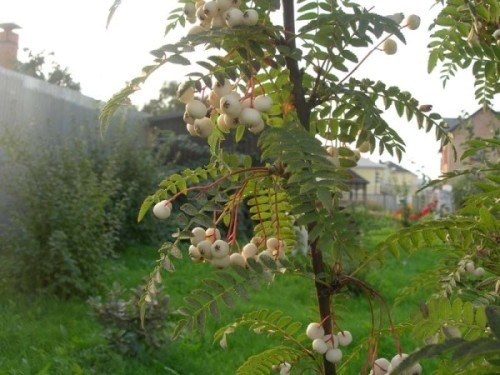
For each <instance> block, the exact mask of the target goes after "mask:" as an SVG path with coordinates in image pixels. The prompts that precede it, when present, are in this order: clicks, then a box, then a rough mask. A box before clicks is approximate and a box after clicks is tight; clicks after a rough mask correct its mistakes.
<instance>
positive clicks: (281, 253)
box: [271, 246, 286, 260]
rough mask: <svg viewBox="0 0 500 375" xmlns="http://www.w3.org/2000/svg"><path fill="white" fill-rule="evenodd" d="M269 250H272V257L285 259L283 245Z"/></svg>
mask: <svg viewBox="0 0 500 375" xmlns="http://www.w3.org/2000/svg"><path fill="white" fill-rule="evenodd" d="M271 251H272V254H273V258H274V259H277V260H281V259H285V258H286V254H285V247H284V246H280V248H279V249H274V250H271Z"/></svg>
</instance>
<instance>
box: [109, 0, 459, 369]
mask: <svg viewBox="0 0 500 375" xmlns="http://www.w3.org/2000/svg"><path fill="white" fill-rule="evenodd" d="M181 3H183V4H184V7H183V8H182V7H181V8H179V9H177V10H175V11H174V12H173V14H172V15H171V16H170V17H169V20H170V22H171V23H170V24H169V25H168V26H167V29H166V30H167V33H168V32H170V31H171V30H172V29H174V28H175V27H177V26H184V25H185V23H186V21H189V22H193V23H195V22H198V24H197V25H195V26H193V27H192V28H191V29H190V30H189V31H188V33H187V36H186V37H184V38H182V39H181V40H180V41H179V42H178V43H173V44H166V45H164V46H162V47H160V48H158V49H157V50H155V51H153V54H154V56H155V57H156V60H155V64H153V65H150V66H148V67H146V68H144V72H143V73H144V74H143V75H142V76H141V77H138V78H136V79H134V80H132V81H131V84H130V85H129V86H127V87H126V88H125V89H123V90H122V91H121V92H119V93H118V94H116V95H115V96H114V97H113V98H112V99H111V100H110V102H109V103H108V105H107V107H106V108H105V109H104V110H103V113H102V120H103V121H104V122H105V123H106V121H107V120H108V119H109V116H111V115H112V113H113V110H114V108H116V107H117V106H119V105H120V103H121V102H122V101H124V100H126V99H127V98H128V96H129V95H130V94H131V93H133V92H134V91H135V90H136V89H137V87H139V86H140V84H141V83H142V82H144V80H146V79H147V77H148V76H149V75H150V74H151V73H152V72H153V71H155V70H156V69H158V68H160V67H161V66H163V65H164V64H167V63H173V64H182V65H189V64H191V60H189V59H188V58H186V57H185V55H186V54H188V53H189V52H190V51H193V50H195V49H196V47H197V46H203V48H204V49H206V50H207V51H208V55H209V56H208V57H207V59H206V60H205V61H201V62H198V63H197V64H198V65H200V66H201V68H202V69H204V70H205V71H204V72H203V73H202V72H194V73H191V74H190V75H189V80H188V81H187V82H185V83H184V84H182V85H181V86H180V87H179V92H178V94H179V99H180V100H181V101H182V102H183V103H185V104H186V107H185V110H186V115H185V120H186V128H187V130H188V132H189V133H191V134H192V135H193V136H200V137H203V138H207V140H208V143H209V145H210V148H211V154H212V160H211V162H210V163H209V164H208V165H207V166H200V167H198V168H196V169H193V170H185V171H182V172H181V173H178V174H175V175H172V176H170V177H169V178H167V179H165V180H163V181H162V182H161V184H160V186H161V188H160V189H159V190H158V191H157V192H156V193H155V194H153V195H151V196H149V197H147V198H146V200H145V202H144V204H143V206H142V208H141V211H140V213H139V219H141V218H142V217H143V216H144V215H145V214H146V213H147V212H148V211H149V209H150V208H151V207H152V206H154V207H153V213H154V214H155V216H157V217H158V218H160V219H167V218H169V217H170V216H171V215H174V216H175V222H176V223H179V224H180V226H181V228H180V229H179V231H178V232H177V233H176V234H175V236H174V240H172V241H167V242H166V243H165V244H164V245H163V246H162V247H161V249H160V253H161V257H160V261H159V263H158V267H157V268H155V270H153V272H152V274H151V279H150V281H149V283H148V286H147V289H146V293H145V294H144V297H143V299H142V301H141V302H142V306H143V308H144V309H145V308H146V306H147V304H148V302H149V301H151V300H152V298H153V296H154V295H155V290H156V285H157V284H158V283H160V280H161V276H160V273H161V270H163V269H167V270H170V271H173V269H174V267H173V262H174V261H175V258H182V257H183V252H182V251H181V243H182V242H181V241H182V240H190V241H191V246H190V248H189V250H188V254H189V257H190V258H191V259H193V260H194V261H197V262H200V263H203V264H212V266H215V268H220V269H224V270H223V271H219V272H216V273H215V275H214V277H213V278H211V279H208V280H205V282H204V285H203V286H202V287H200V288H198V289H195V290H193V292H192V293H191V294H190V295H189V296H186V298H185V302H186V304H185V306H184V307H182V308H181V309H179V311H180V312H182V314H183V315H184V316H185V317H184V318H183V319H181V320H180V321H179V322H178V326H177V329H176V332H175V334H176V335H178V334H179V333H180V331H181V330H182V329H183V328H191V329H193V328H196V329H198V330H199V331H200V332H203V330H204V327H205V321H206V317H207V315H212V316H213V317H214V318H215V319H219V318H220V312H219V311H220V308H221V307H222V306H224V305H227V306H229V307H231V306H232V305H233V298H234V297H236V296H240V297H246V296H247V295H249V294H251V292H252V291H253V290H254V287H253V285H254V284H259V283H262V282H270V281H272V280H273V279H274V277H286V276H291V275H296V276H303V277H309V278H310V279H311V282H312V283H311V286H312V287H313V288H314V290H315V293H316V297H317V306H316V307H317V310H318V313H319V314H318V315H319V316H318V318H317V319H316V321H315V322H311V324H310V325H309V326H308V327H307V330H306V335H304V334H303V330H301V329H300V323H298V322H294V321H293V318H292V317H286V316H283V314H282V313H280V312H270V311H267V310H261V311H256V312H251V313H248V314H245V315H243V316H242V317H240V318H239V319H237V320H236V321H235V322H233V323H231V324H229V325H228V326H225V327H223V328H221V330H219V331H218V332H217V333H216V336H215V340H216V341H219V342H220V343H221V345H223V346H226V345H227V335H229V334H230V333H231V332H233V331H234V330H235V329H237V328H238V327H240V326H249V327H250V328H252V329H254V331H256V332H259V333H266V334H268V335H272V336H277V337H280V338H281V339H282V340H283V343H282V345H279V346H276V347H274V348H271V349H269V350H268V351H265V352H263V353H261V354H258V355H255V356H253V357H251V358H249V359H248V360H247V361H246V362H245V363H244V364H243V365H242V366H241V367H240V368H239V369H238V371H237V373H239V374H246V373H248V374H255V373H263V374H264V373H268V372H269V371H270V370H271V369H272V368H273V366H279V367H280V370H279V371H280V372H281V373H283V374H287V373H289V372H290V368H293V369H297V371H312V372H314V373H321V374H328V375H331V374H335V373H336V372H337V368H336V364H339V363H341V360H342V351H341V350H340V349H338V348H337V344H340V345H341V346H345V345H348V344H350V342H351V341H352V339H353V338H352V336H351V335H350V333H349V332H347V331H346V330H345V329H343V321H342V319H341V318H340V317H339V316H338V315H337V313H336V312H337V311H338V304H339V303H340V302H339V299H338V298H337V297H338V295H341V294H343V293H344V292H345V290H346V287H347V286H355V287H356V288H358V289H359V290H361V291H362V292H363V293H364V294H365V295H366V298H367V299H368V301H369V303H370V306H371V309H370V311H369V312H367V313H368V314H370V315H371V321H372V327H371V331H370V334H369V335H368V337H366V338H363V339H359V338H354V341H355V342H357V343H359V346H358V348H357V349H358V350H359V351H361V350H362V351H363V352H364V353H365V358H366V360H365V365H364V366H363V368H362V369H361V372H362V373H367V372H368V369H369V368H372V369H373V370H374V372H377V373H386V372H387V371H394V372H395V371H396V370H395V368H396V367H397V366H398V365H399V364H400V363H401V361H402V360H403V358H404V355H403V348H402V347H401V345H400V341H399V338H398V334H397V332H396V328H395V325H394V324H393V322H392V318H391V314H390V312H389V309H388V307H387V304H386V301H385V299H384V298H383V296H382V293H381V292H379V291H377V290H375V289H374V288H372V287H371V286H369V285H368V284H366V283H365V282H364V281H363V280H362V279H361V278H360V276H359V272H360V270H361V269H363V268H364V267H367V266H369V265H370V264H371V262H372V261H373V260H374V259H376V258H377V257H383V256H384V253H383V251H384V249H381V251H380V252H379V253H377V254H375V255H374V254H367V253H365V252H363V251H360V250H358V249H356V250H354V249H352V248H350V247H344V246H342V244H343V241H344V239H345V238H346V237H348V234H347V233H346V232H345V231H344V229H345V227H344V226H343V225H342V211H341V208H340V204H339V203H340V200H341V197H342V191H344V190H346V189H347V182H348V177H347V176H348V175H347V173H346V170H347V169H348V168H349V167H352V166H354V165H356V160H357V159H358V158H359V153H360V152H361V151H372V152H373V151H374V150H375V149H378V150H379V151H380V152H381V153H382V152H383V151H384V150H386V151H388V152H389V153H390V154H391V155H396V156H398V157H399V158H401V156H402V154H403V152H404V142H403V140H402V139H401V138H400V137H399V135H398V134H397V132H395V131H394V130H393V129H392V128H391V127H390V125H389V124H388V123H387V122H386V121H385V120H384V119H383V118H382V116H381V114H382V113H383V112H384V111H385V110H388V109H390V108H393V109H394V110H395V111H396V113H397V114H398V115H399V116H406V117H407V118H408V120H412V119H415V120H416V122H417V124H418V126H419V127H420V128H425V130H426V131H430V130H431V129H434V130H435V132H436V136H437V138H438V139H439V140H441V141H442V142H443V143H445V144H446V143H448V142H449V138H448V137H447V132H446V124H445V123H444V122H443V121H441V117H440V116H439V115H438V114H436V113H429V112H428V111H427V108H424V107H421V106H420V105H419V102H418V101H417V100H416V99H415V98H413V97H412V96H411V94H409V93H407V92H402V91H401V90H400V89H399V88H398V87H388V86H387V85H385V84H384V83H383V82H380V81H379V82H374V81H372V80H369V79H358V78H355V77H354V76H353V73H354V72H355V71H356V70H357V69H358V67H359V66H360V65H361V64H363V63H365V62H366V61H367V59H368V58H369V56H370V55H371V54H373V53H375V52H376V51H378V50H379V49H382V50H383V51H384V52H385V53H387V54H388V55H391V54H394V53H395V52H396V51H397V43H396V41H395V40H394V39H393V38H397V39H399V40H400V41H402V42H404V35H403V29H410V30H412V29H415V28H417V27H418V26H419V23H420V19H419V17H418V16H415V15H411V16H409V17H408V18H406V20H405V17H404V16H403V15H400V14H395V15H392V16H388V17H385V16H381V15H378V14H376V13H375V12H374V11H373V10H368V9H365V8H364V7H362V6H360V5H359V4H357V3H355V2H352V1H348V0H344V1H334V0H323V1H322V0H314V1H312V0H302V1H298V2H297V3H298V4H299V8H298V9H297V10H295V2H292V1H283V2H282V3H281V13H282V24H281V25H274V24H273V23H272V22H271V14H273V12H275V11H276V10H277V9H276V8H277V7H276V2H274V1H269V0H260V1H253V2H251V3H250V2H248V3H246V2H245V3H243V2H241V1H237V0H234V1H233V0H228V1H223V0H217V1H209V2H201V1H197V2H196V3H195V2H191V1H182V2H181ZM249 7H253V9H249ZM273 19H274V18H273ZM297 21H301V22H300V27H297V23H296V22H297ZM360 54H361V55H363V56H364V57H362V58H359V57H358V55H360ZM438 57H439V56H438ZM210 89H211V92H210V93H208V91H209V90H210ZM262 103H265V104H262ZM379 105H382V108H383V109H382V108H380V107H379ZM236 119H237V120H236ZM249 133H254V134H257V135H258V136H259V147H260V150H261V161H262V163H263V166H252V165H251V162H250V160H249V158H245V157H238V156H235V155H231V154H228V153H227V152H225V150H224V140H225V139H226V138H227V137H234V139H235V140H236V141H239V140H241V139H243V138H244V137H247V136H248V134H249ZM318 137H322V138H323V139H326V140H327V145H326V146H328V147H326V148H325V147H323V146H324V145H322V144H321V142H320V141H318ZM243 204H246V205H247V206H249V209H250V212H251V214H252V219H253V220H254V222H255V225H254V232H253V235H254V238H253V240H252V241H251V242H248V243H246V242H247V241H246V236H248V234H246V236H245V234H243V233H241V232H240V230H239V229H240V228H239V226H238V215H237V211H238V208H239V206H240V205H243ZM197 225H203V226H204V227H205V228H206V229H205V228H201V227H198V226H197ZM294 226H302V227H304V228H306V230H307V238H308V240H307V244H308V248H309V254H308V261H309V262H308V263H309V264H304V263H302V262H300V261H298V260H297V259H294V258H292V257H291V256H290V253H291V252H292V250H293V249H294V247H295V245H296V240H295V237H294V231H293V227H294ZM219 228H220V231H219ZM222 236H225V241H223V240H222V239H221V238H222ZM245 243H246V244H245ZM402 243H403V244H402V245H401V246H405V242H404V241H403V242H402ZM406 245H407V244H406ZM228 252H231V255H230V256H229V254H228ZM289 257H290V258H289ZM352 257H354V258H356V259H357V260H358V263H357V268H355V269H352V270H351V269H347V267H345V265H346V264H347V263H348V259H350V258H352ZM229 265H232V266H231V267H229ZM376 322H380V324H379V325H378V324H377V323H376ZM384 322H386V323H387V324H386V326H385V324H384ZM384 330H386V332H387V331H389V332H390V334H391V335H393V337H394V352H393V354H395V355H394V358H393V359H392V361H391V362H390V363H389V361H387V360H386V359H382V358H378V357H379V353H378V347H379V340H380V338H381V336H382V335H383V334H384ZM409 349H412V348H409ZM405 350H407V349H405ZM355 353H357V351H355ZM348 361H349V360H346V362H348ZM389 366H390V367H389ZM411 366H413V367H412V369H411V370H410V373H412V374H413V373H420V372H421V367H420V365H418V364H414V363H412V364H411ZM294 371H295V370H294ZM358 371H359V369H356V370H355V372H358Z"/></svg>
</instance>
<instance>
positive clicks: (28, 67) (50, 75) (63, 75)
mask: <svg viewBox="0 0 500 375" xmlns="http://www.w3.org/2000/svg"><path fill="white" fill-rule="evenodd" d="M24 51H25V52H27V53H28V59H27V61H25V62H18V64H17V68H16V70H17V71H18V72H19V73H22V74H26V75H29V76H31V77H34V78H37V79H41V80H42V81H47V82H49V83H52V84H54V85H57V86H61V87H67V88H69V89H71V90H75V91H80V89H81V88H80V83H78V82H75V81H74V80H73V77H72V76H71V73H69V71H68V68H63V67H61V65H60V64H58V63H56V62H54V61H53V59H52V56H54V53H52V52H51V53H46V52H43V51H42V52H38V53H36V54H35V53H34V52H33V51H31V50H29V49H27V48H25V49H24Z"/></svg>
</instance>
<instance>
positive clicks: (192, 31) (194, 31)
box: [188, 25, 208, 35]
mask: <svg viewBox="0 0 500 375" xmlns="http://www.w3.org/2000/svg"><path fill="white" fill-rule="evenodd" d="M206 31H208V30H207V28H205V27H203V26H201V25H194V26H193V27H191V28H190V29H189V31H188V35H198V34H201V33H204V32H206Z"/></svg>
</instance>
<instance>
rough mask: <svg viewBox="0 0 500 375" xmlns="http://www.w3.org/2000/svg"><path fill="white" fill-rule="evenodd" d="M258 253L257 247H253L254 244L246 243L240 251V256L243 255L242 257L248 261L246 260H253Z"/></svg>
mask: <svg viewBox="0 0 500 375" xmlns="http://www.w3.org/2000/svg"><path fill="white" fill-rule="evenodd" d="M258 252H259V250H258V249H257V246H255V244H253V243H248V244H246V245H245V246H243V249H242V250H241V255H243V257H244V258H245V259H248V258H254V259H255V258H257V254H258Z"/></svg>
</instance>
